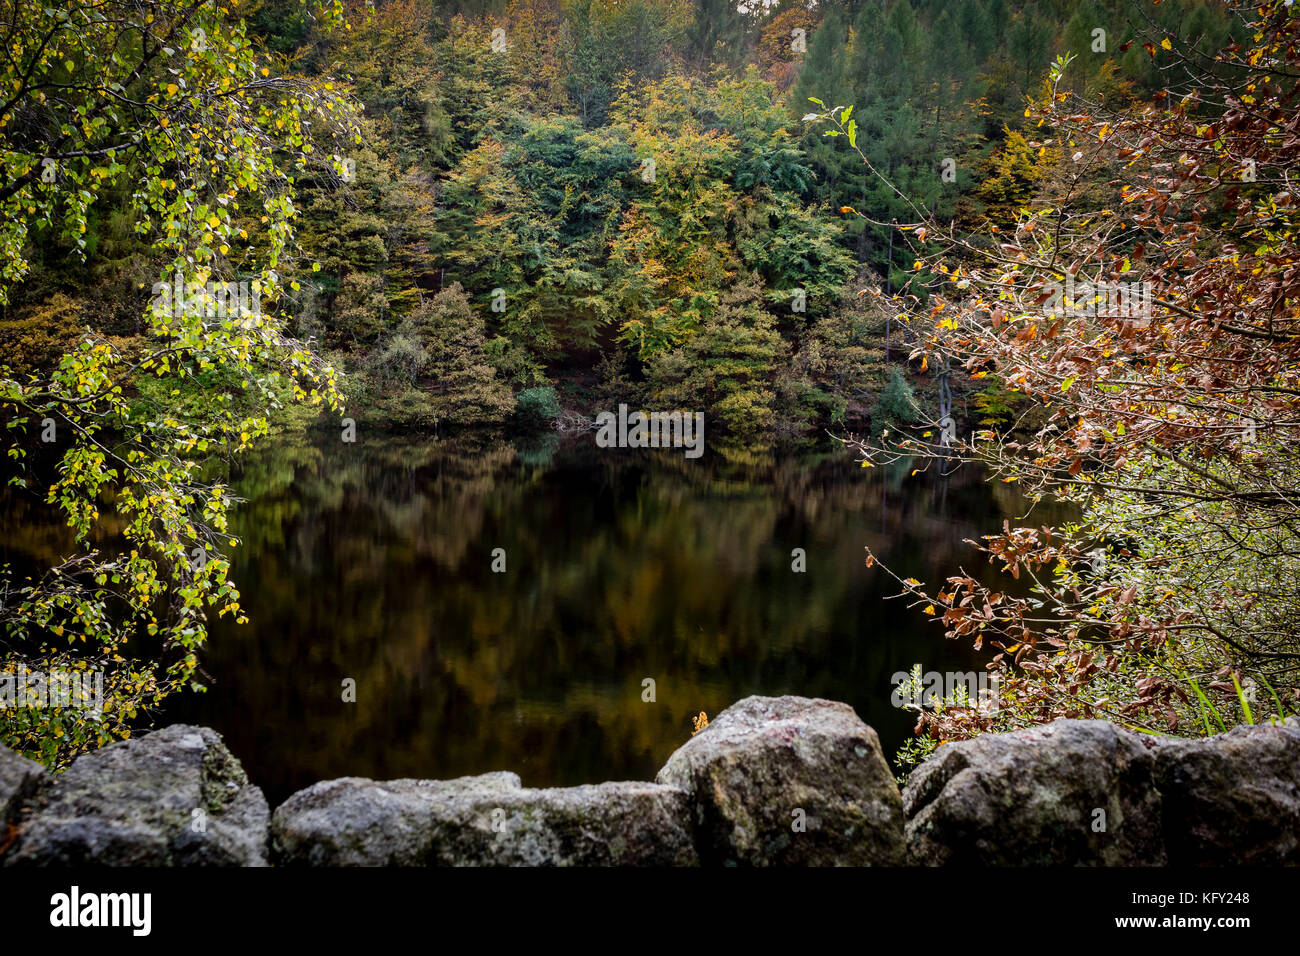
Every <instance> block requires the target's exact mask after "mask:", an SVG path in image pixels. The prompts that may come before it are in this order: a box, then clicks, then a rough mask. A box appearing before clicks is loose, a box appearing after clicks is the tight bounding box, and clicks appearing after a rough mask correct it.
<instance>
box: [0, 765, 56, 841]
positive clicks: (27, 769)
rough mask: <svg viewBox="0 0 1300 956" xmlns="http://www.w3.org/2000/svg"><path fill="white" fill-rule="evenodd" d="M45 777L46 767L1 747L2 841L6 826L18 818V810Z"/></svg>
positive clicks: (0, 837)
mask: <svg viewBox="0 0 1300 956" xmlns="http://www.w3.org/2000/svg"><path fill="white" fill-rule="evenodd" d="M45 778H46V773H45V768H44V767H42V766H41V765H40V764H38V763H36V762H35V761H32V760H28V759H27V758H26V757H20V756H18V754H16V753H14V752H13V751H12V750H10V749H9V748H7V747H0V843H3V842H4V838H5V837H4V828H5V826H6V825H7V824H10V823H13V822H14V821H16V820H17V819H18V811H19V810H20V809H22V806H23V804H24V803H25V802H27V801H28V800H30V799H31V798H32V797H33V796H34V795H35V794H36V791H37V790H39V789H40V787H41V785H42V783H44V781H45Z"/></svg>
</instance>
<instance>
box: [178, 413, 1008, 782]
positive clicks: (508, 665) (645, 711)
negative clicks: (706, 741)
mask: <svg viewBox="0 0 1300 956" xmlns="http://www.w3.org/2000/svg"><path fill="white" fill-rule="evenodd" d="M236 488H237V490H238V492H239V493H240V494H241V495H242V496H243V497H245V498H246V499H248V501H247V503H246V504H244V505H242V506H241V507H240V508H239V509H238V511H237V513H236V516H235V524H236V527H235V530H236V532H237V533H238V534H239V535H241V536H242V539H243V544H242V546H241V547H239V548H238V549H236V551H235V552H234V571H233V576H234V578H235V580H236V581H237V582H238V584H239V586H240V588H241V590H242V592H243V604H244V607H245V608H246V610H247V612H248V614H249V616H250V617H251V623H250V624H248V625H244V626H235V625H232V624H229V623H227V622H226V621H222V622H214V629H213V635H212V640H211V642H210V644H209V647H208V649H207V652H206V656H205V659H204V669H205V670H206V672H207V673H208V674H209V675H210V676H211V678H212V680H211V685H210V688H209V690H208V692H207V693H204V694H197V695H195V694H187V695H184V697H183V698H173V701H172V703H171V704H170V705H169V709H168V713H167V714H166V715H165V718H166V719H167V720H188V721H193V722H196V723H202V724H207V725H210V726H213V727H215V728H217V729H218V730H219V731H220V732H221V733H223V734H224V735H225V737H226V739H227V742H228V743H229V745H230V747H231V749H232V750H233V751H234V753H235V754H236V755H238V757H239V758H240V759H241V760H242V761H243V763H244V766H245V767H246V768H247V770H248V772H249V774H250V776H251V777H252V779H253V780H254V781H255V782H257V783H259V784H260V785H261V786H262V787H264V788H265V789H266V790H267V794H268V797H269V798H270V799H271V801H272V804H273V805H274V804H275V803H276V802H278V801H279V800H281V799H283V798H284V797H285V796H287V795H288V794H289V793H291V792H292V791H293V790H295V789H297V788H299V787H302V786H306V785H307V784H309V783H312V782H314V781H316V780H320V779H325V778H329V777H336V776H349V775H355V776H368V777H375V778H380V779H388V778H395V777H440V778H445V777H454V776H458V775H462V774H473V773H482V772H486V771H490V770H499V769H510V770H515V771H517V772H518V773H519V774H520V775H521V776H522V777H523V779H524V783H525V785H526V786H559V785H572V784H577V783H589V782H598V781H601V780H614V779H650V778H651V777H653V775H654V773H655V771H656V770H657V769H658V768H659V766H660V765H661V764H662V763H663V761H664V759H665V758H666V757H667V756H668V755H669V754H670V753H671V752H672V750H673V749H674V748H675V747H677V746H678V745H679V744H681V743H682V742H683V741H684V740H686V739H687V738H688V737H689V736H690V732H691V718H692V717H693V716H695V715H697V714H698V713H699V712H700V711H701V710H703V711H706V712H707V713H709V714H710V715H713V714H716V713H717V712H718V711H720V710H722V709H723V708H725V707H726V706H727V705H729V704H731V703H732V702H734V701H735V700H738V699H739V698H741V697H744V696H746V695H749V694H784V693H789V694H801V695H805V696H816V697H828V698H834V699H837V700H845V701H848V702H850V703H851V704H853V706H854V707H856V708H857V710H858V713H859V714H860V715H861V716H862V718H863V719H864V720H866V721H867V722H868V723H870V724H871V725H872V726H874V727H875V728H876V730H877V731H878V732H879V733H880V735H881V738H882V742H883V743H884V745H885V747H886V752H887V753H891V754H892V752H893V751H894V750H895V749H896V748H897V746H898V745H899V744H901V743H902V741H903V740H904V739H905V737H906V736H907V734H908V733H909V731H910V727H911V724H912V722H913V718H912V717H911V716H909V715H908V714H907V713H906V712H903V711H898V710H894V709H893V708H892V707H891V706H890V702H889V698H890V691H891V689H892V686H891V684H890V675H891V674H893V673H894V672H895V671H898V670H907V669H909V668H910V667H911V665H912V664H914V663H918V662H919V663H921V664H923V665H924V669H926V670H949V669H953V670H969V669H971V668H975V667H978V666H979V661H978V659H977V658H976V657H975V656H974V655H973V653H972V652H971V651H970V649H969V648H968V647H966V646H963V645H958V644H957V643H955V642H947V641H945V640H944V639H943V636H942V632H941V629H940V627H939V626H938V625H937V624H934V623H932V622H931V621H930V619H929V618H925V617H923V616H921V615H918V614H917V613H916V612H915V611H908V610H907V609H906V608H905V607H904V606H903V605H902V604H901V603H899V602H896V601H886V600H884V599H885V597H886V596H887V594H888V593H890V591H889V588H888V582H887V581H886V580H885V579H884V577H883V575H881V574H879V573H878V572H877V571H874V570H872V569H868V568H867V567H866V566H865V563H864V551H863V547H864V546H865V545H870V546H871V548H872V549H873V550H874V551H875V552H876V553H877V554H879V555H880V556H881V557H882V558H884V559H886V560H887V561H889V562H890V564H891V565H892V566H893V567H894V568H895V569H897V570H899V571H900V572H902V573H905V574H910V575H912V576H914V577H917V578H919V579H921V580H935V579H936V578H937V577H939V576H942V575H947V574H949V573H953V572H954V571H955V569H956V568H958V566H959V565H960V564H962V563H963V562H965V563H967V564H968V565H970V564H973V562H972V558H973V555H972V553H971V552H970V551H969V549H968V548H967V547H966V546H964V545H963V544H962V541H963V539H965V538H974V537H978V536H979V535H980V534H983V533H986V532H988V531H991V530H993V529H995V528H997V527H998V526H1000V525H1001V522H1002V518H1003V517H1004V516H1008V515H1012V514H1019V513H1022V512H1023V505H1022V503H1021V502H1020V501H1019V500H1018V499H1017V498H1016V496H1015V492H1014V491H1013V490H1011V489H1010V488H1009V487H1008V486H1006V485H1001V484H998V485H989V484H986V483H984V482H982V481H981V480H980V478H979V476H978V475H974V474H963V475H957V476H953V477H951V478H948V479H938V478H935V477H932V476H925V475H921V476H916V477H909V475H908V473H907V471H906V470H905V469H903V470H900V471H897V472H891V473H885V472H881V471H876V470H868V471H863V470H862V469H860V468H859V467H858V466H857V464H856V463H855V462H853V461H852V460H851V459H850V458H849V456H848V455H846V453H845V452H844V451H843V449H842V448H841V447H840V446H839V445H833V446H832V447H830V448H828V449H825V450H823V451H822V452H821V453H819V454H813V455H804V456H802V457H797V458H796V457H782V456H779V455H767V454H752V455H736V454H733V455H731V456H730V457H723V456H719V455H706V456H705V457H704V458H702V459H699V460H696V461H687V460H684V459H683V457H682V455H681V454H680V452H677V451H671V450H665V451H629V450H619V449H597V448H595V447H594V445H593V444H592V443H590V442H589V441H587V440H585V439H581V440H578V441H569V440H566V442H565V443H564V444H560V443H559V440H558V437H557V436H554V435H548V436H544V438H543V440H542V441H541V442H540V443H534V444H532V445H531V446H527V447H525V446H519V447H515V446H512V445H511V444H510V443H508V442H506V441H503V440H499V439H485V438H461V439H457V440H454V441H444V442H436V441H435V442H420V443H414V442H402V441H398V440H394V439H375V440H370V441H365V440H362V441H359V442H358V443H356V444H344V443H342V442H340V441H338V438H337V433H315V434H313V435H311V436H298V437H292V436H289V437H282V438H280V439H278V440H277V441H276V442H274V443H268V444H267V446H265V447H264V448H262V449H261V450H260V451H259V452H258V453H256V454H255V455H253V456H252V457H250V458H248V459H247V460H246V461H245V462H244V464H243V466H242V468H241V472H240V474H239V475H238V476H237V481H236ZM495 548H504V549H505V552H506V571H505V573H493V571H492V570H491V565H492V552H493V549H495ZM794 548H803V549H805V551H806V554H807V558H806V560H807V571H806V572H805V573H802V574H800V573H795V572H793V571H792V570H791V564H792V557H791V551H792V549H794ZM345 678H352V679H354V680H355V681H356V686H357V700H356V702H355V703H345V702H344V701H343V690H342V685H343V681H344V679H345ZM646 678H651V679H653V680H654V682H655V685H654V688H655V696H656V700H655V701H654V702H653V703H647V702H645V701H644V700H643V688H644V686H645V685H644V684H643V682H644V680H645V679H646Z"/></svg>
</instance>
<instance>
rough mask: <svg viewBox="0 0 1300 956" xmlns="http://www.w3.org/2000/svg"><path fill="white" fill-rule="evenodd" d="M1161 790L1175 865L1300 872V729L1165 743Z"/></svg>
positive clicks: (1297, 724)
mask: <svg viewBox="0 0 1300 956" xmlns="http://www.w3.org/2000/svg"><path fill="white" fill-rule="evenodd" d="M1156 786H1157V787H1159V789H1160V793H1161V796H1162V798H1163V811H1164V835H1165V848H1166V853H1167V856H1168V860H1169V863H1170V865H1175V866H1288V865H1289V866H1296V865H1300V721H1295V720H1294V718H1293V719H1292V720H1289V721H1288V722H1287V724H1286V725H1284V726H1269V725H1266V724H1259V725H1256V726H1253V727H1247V726H1243V727H1236V728H1234V729H1233V730H1230V731H1228V732H1227V733H1226V734H1220V735H1219V736H1217V737H1207V738H1203V739H1199V740H1173V739H1167V740H1165V741H1164V742H1163V744H1162V746H1161V747H1160V749H1159V751H1158V754H1157V757H1156Z"/></svg>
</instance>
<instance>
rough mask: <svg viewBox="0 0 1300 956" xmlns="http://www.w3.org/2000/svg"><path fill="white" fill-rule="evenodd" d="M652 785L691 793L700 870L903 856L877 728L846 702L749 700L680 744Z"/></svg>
mask: <svg viewBox="0 0 1300 956" xmlns="http://www.w3.org/2000/svg"><path fill="white" fill-rule="evenodd" d="M657 780H658V781H659V783H662V784H669V785H672V786H676V787H680V788H682V789H683V790H686V791H687V792H688V793H689V794H690V798H691V802H692V809H693V814H694V825H695V831H696V846H697V847H698V849H699V852H700V858H701V861H702V862H703V863H705V864H706V865H708V864H723V865H744V866H834V865H847V866H890V865H895V864H898V863H901V862H902V859H903V815H902V805H901V802H900V798H899V793H898V785H897V784H896V783H895V782H894V778H893V775H892V774H891V773H890V771H889V766H888V764H886V763H885V758H884V755H883V754H882V753H881V750H880V741H879V740H878V739H877V737H876V732H875V731H874V730H872V729H871V728H870V727H868V726H867V725H866V724H864V723H863V722H862V721H861V720H860V719H859V718H858V715H857V714H856V713H855V712H854V710H853V708H852V707H850V706H849V705H848V704H841V703H836V702H834V701H829V700H816V699H809V698H805V697H747V698H745V699H744V700H742V701H740V702H738V703H736V704H733V705H732V706H731V707H728V708H727V709H726V710H724V711H723V712H722V713H721V714H719V715H718V716H717V717H716V718H715V719H714V720H713V721H712V722H711V723H710V724H709V725H708V727H706V728H705V729H704V730H703V731H701V732H700V733H699V734H697V735H696V736H694V737H692V738H691V739H690V740H689V741H688V742H687V743H685V744H683V745H682V746H681V747H679V748H678V749H677V751H676V752H675V753H674V754H673V755H672V756H671V757H669V758H668V762H667V763H666V764H665V765H664V768H663V769H662V770H660V771H659V776H658V777H657ZM800 826H802V830H800Z"/></svg>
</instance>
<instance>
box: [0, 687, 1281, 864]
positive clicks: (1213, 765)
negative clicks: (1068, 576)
mask: <svg viewBox="0 0 1300 956" xmlns="http://www.w3.org/2000/svg"><path fill="white" fill-rule="evenodd" d="M85 863H90V864H100V865H106V866H202V865H207V866H266V865H279V866H463V865H487V866H696V865H705V866H718V865H722V866H727V865H733V866H734V865H738V866H825V865H848V866H898V865H902V864H913V865H926V866H937V865H968V866H981V865H983V866H988V865H993V866H999V865H1001V866H1007V865H1012V866H1014V865H1031V866H1039V865H1041V866H1047V865H1079V864H1082V865H1100V866H1111V865H1114V866H1143V865H1149V866H1161V865H1166V864H1183V865H1187V864H1191V865H1197V864H1208V865H1274V864H1296V863H1300V720H1297V719H1295V718H1292V719H1291V720H1289V721H1288V722H1287V723H1286V724H1285V725H1282V726H1254V727H1238V728H1236V729H1235V730H1233V731H1230V732H1229V733H1226V734H1223V735H1221V736H1218V737H1212V738H1207V739H1201V740H1181V739H1175V738H1164V737H1152V736H1147V735H1142V734H1135V733H1130V732H1128V731H1124V730H1121V729H1119V728H1117V727H1115V726H1114V725H1111V724H1108V723H1105V722H1102V721H1078V720H1058V721H1056V722H1054V723H1052V724H1048V725H1046V726H1043V727H1036V728H1032V729H1029V730H1024V731H1019V732H1016V733H1012V734H1004V735H998V736H987V737H982V738H979V739H976V740H972V741H965V742H960V743H953V744H949V745H947V746H944V747H941V748H940V749H939V750H938V751H937V752H936V753H935V755H934V756H932V757H931V758H930V759H929V760H927V761H926V762H925V763H924V764H922V765H921V766H920V767H919V768H917V770H916V771H915V772H914V773H913V774H912V775H911V776H910V777H909V778H908V780H907V783H906V786H905V787H904V788H903V791H902V793H901V794H900V792H899V790H898V787H897V784H896V783H895V781H894V778H893V775H892V774H891V772H890V770H889V766H888V764H887V763H886V761H885V757H884V754H883V753H882V752H881V748H880V742H879V740H878V739H877V737H876V733H875V731H873V730H872V729H871V728H870V727H868V726H866V725H865V724H864V723H862V721H861V720H859V719H858V716H857V714H855V713H854V711H853V709H852V708H851V707H849V706H848V705H847V704H841V703H835V702H833V701H826V700H809V699H806V698H801V697H749V698H746V699H745V700H742V701H740V702H739V703H737V704H734V705H733V706H731V707H730V708H728V709H727V710H725V711H724V712H723V713H721V714H720V715H719V716H718V717H717V718H716V719H715V720H714V721H713V722H712V723H710V724H709V726H708V727H707V728H706V729H705V730H703V731H702V732H701V733H699V734H698V735H696V736H695V737H692V738H691V739H690V740H689V741H687V742H686V743H685V744H684V745H683V746H682V747H680V748H679V749H678V750H677V751H676V752H675V753H674V754H673V755H672V756H671V757H670V758H669V759H668V762H667V763H666V764H665V765H664V767H663V769H662V770H660V771H659V774H658V777H657V778H656V780H655V782H653V783H642V782H624V783H603V784H596V785H588V786H581V787H566V788H558V789H541V790H535V789H528V788H525V787H522V786H521V785H520V780H519V777H518V776H516V775H515V774H513V773H506V772H500V773H489V774H483V775H481V776H477V777H462V778H460V779H457V780H392V781H386V782H379V781H374V780H367V779H363V778H359V777H344V778H342V779H339V780H328V781H323V782H321V783H317V784H313V785H312V786H310V787H308V788H306V789H305V790H301V791H299V792H298V793H295V794H294V795H293V796H291V797H290V798H289V799H288V800H286V801H285V802H284V804H282V805H281V806H280V807H278V808H277V809H276V810H275V812H274V813H272V812H270V810H269V808H268V806H267V803H266V800H265V798H264V797H263V795H262V792H261V790H259V789H258V788H257V787H256V786H254V785H253V784H252V783H250V782H249V780H248V778H247V776H246V775H245V774H244V772H243V770H242V768H241V767H240V766H239V763H238V761H237V760H235V758H234V757H233V756H231V754H230V753H229V751H227V750H226V747H225V745H224V744H223V743H222V742H221V738H220V737H219V736H218V735H217V734H216V733H215V732H214V731H212V730H210V729H208V728H205V727H190V726H184V725H176V726H171V727H166V728H164V729H161V730H158V731H155V732H153V733H150V734H146V735H144V736H142V737H139V738H136V739H132V740H128V741H123V742H121V743H117V744H113V745H111V746H109V747H105V748H103V749H102V750H98V751H95V752H94V753H90V754H87V755H86V756H84V757H81V758H79V759H78V760H77V761H75V762H74V763H73V765H72V767H71V768H69V769H68V770H67V771H66V772H64V773H62V774H59V775H57V776H51V775H50V774H47V773H46V772H45V771H44V770H43V769H42V768H41V767H39V766H38V765H36V764H34V763H32V762H30V761H27V760H24V759H22V758H20V757H18V756H17V755H15V754H13V753H12V752H10V751H7V750H4V749H3V748H0V865H4V866H51V865H53V866H59V865H70V864H85Z"/></svg>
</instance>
